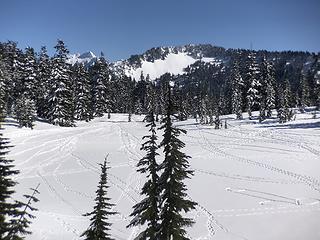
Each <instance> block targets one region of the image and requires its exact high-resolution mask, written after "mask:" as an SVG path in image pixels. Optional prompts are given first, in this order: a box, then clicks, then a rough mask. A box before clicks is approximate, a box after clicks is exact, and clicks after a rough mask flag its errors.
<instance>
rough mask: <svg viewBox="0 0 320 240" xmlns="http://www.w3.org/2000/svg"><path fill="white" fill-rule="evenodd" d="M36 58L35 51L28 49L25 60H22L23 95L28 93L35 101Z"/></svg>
mask: <svg viewBox="0 0 320 240" xmlns="http://www.w3.org/2000/svg"><path fill="white" fill-rule="evenodd" d="M36 68H37V66H36V56H35V52H34V49H33V48H31V47H27V48H26V52H25V55H24V58H23V60H22V65H21V71H22V86H21V93H22V94H23V93H26V94H27V95H28V96H29V98H30V99H32V100H35V94H36V90H37V89H36Z"/></svg>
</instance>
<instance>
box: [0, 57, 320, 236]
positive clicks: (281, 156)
mask: <svg viewBox="0 0 320 240" xmlns="http://www.w3.org/2000/svg"><path fill="white" fill-rule="evenodd" d="M190 61H191V60H190ZM225 118H227V119H228V121H227V122H228V129H221V130H215V129H213V127H211V126H203V125H199V124H197V123H196V122H195V121H194V120H188V121H185V122H177V123H176V124H177V125H179V126H180V127H181V128H183V129H186V130H187V131H188V132H187V135H184V136H181V139H182V140H183V141H184V142H185V143H186V148H185V149H184V150H185V151H186V153H187V154H188V155H190V156H191V157H192V158H191V159H190V164H191V166H192V169H194V171H195V174H194V177H193V178H192V179H190V180H188V182H187V185H188V189H189V190H188V193H189V197H190V198H191V199H193V200H194V201H196V202H198V203H199V205H198V207H197V209H196V210H195V211H193V212H191V213H190V215H189V216H190V217H192V218H193V219H194V220H195V221H196V224H195V225H194V227H192V228H190V229H188V235H189V237H190V238H191V239H194V240H195V239H197V240H205V239H217V240H240V239H241V240H245V239H248V240H271V239H272V240H301V239H306V240H318V239H320V229H319V219H320V181H319V180H320V122H319V119H312V116H311V114H300V115H298V116H297V119H296V120H295V121H293V122H290V123H288V124H282V125H280V124H278V123H276V122H274V121H269V122H267V123H263V124H259V123H258V122H257V121H249V120H242V121H236V120H233V119H232V116H225ZM141 120H142V117H141V116H134V117H133V122H131V123H128V122H127V116H126V115H120V114H119V115H112V116H111V119H110V120H108V119H107V118H106V117H102V118H96V119H95V120H94V121H92V122H89V123H85V122H81V123H78V127H75V128H62V127H56V126H52V125H49V124H46V123H42V122H37V123H36V126H35V129H34V130H30V129H19V128H17V127H16V126H15V124H14V121H13V120H11V119H9V121H8V122H7V123H6V124H5V126H4V127H5V132H4V135H5V137H9V138H10V139H11V143H12V145H14V147H13V148H12V149H11V153H10V155H9V156H8V157H10V158H11V159H14V160H15V164H16V167H17V168H19V169H20V170H21V173H20V174H19V175H18V177H17V179H16V180H17V181H19V183H20V184H19V185H18V186H17V187H16V190H17V197H19V196H21V195H22V194H24V193H26V192H27V190H28V188H29V187H34V186H36V184H37V183H40V184H41V185H40V192H41V194H40V196H39V198H40V202H39V204H38V205H37V206H36V207H38V208H39V212H38V213H37V214H36V215H37V218H36V219H35V220H34V223H33V225H32V231H33V234H32V235H31V236H28V237H27V238H26V239H27V240H57V239H59V240H76V239H77V240H78V239H80V237H79V236H80V234H81V233H82V232H83V231H84V230H85V229H86V227H87V226H88V224H89V221H88V219H87V218H86V217H83V216H82V214H83V213H86V212H88V211H90V210H91V209H92V205H93V198H94V192H95V190H96V186H97V183H98V177H99V167H98V163H101V162H102V161H103V159H104V157H105V156H106V155H107V154H109V160H110V162H111V169H110V173H109V181H110V184H111V188H110V197H111V198H112V201H113V202H114V203H115V204H116V206H115V210H116V211H118V212H119V214H118V215H116V216H114V217H112V218H111V221H112V222H113V223H114V225H113V226H112V235H113V237H114V238H115V239H119V240H120V239H128V240H129V239H134V237H135V236H136V234H137V233H138V232H139V229H137V228H131V229H127V228H126V225H127V224H128V222H129V218H128V215H129V214H130V213H131V210H132V205H133V204H135V203H136V202H137V201H138V200H139V199H140V195H139V191H140V187H141V185H142V184H143V181H144V178H143V176H142V175H141V174H139V173H137V172H136V171H135V164H136V163H137V161H138V160H139V159H140V158H141V157H142V156H143V154H144V153H143V152H141V151H140V150H139V149H140V145H141V142H142V140H141V138H142V136H143V135H145V134H146V132H147V129H146V128H145V127H144V125H145V123H143V122H141ZM160 139H161V138H160Z"/></svg>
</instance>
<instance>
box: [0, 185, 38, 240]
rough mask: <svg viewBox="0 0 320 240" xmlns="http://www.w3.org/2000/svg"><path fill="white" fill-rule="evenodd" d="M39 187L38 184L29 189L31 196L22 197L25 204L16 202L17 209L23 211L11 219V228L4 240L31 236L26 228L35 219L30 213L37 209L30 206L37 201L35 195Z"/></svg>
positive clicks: (16, 239)
mask: <svg viewBox="0 0 320 240" xmlns="http://www.w3.org/2000/svg"><path fill="white" fill-rule="evenodd" d="M39 186H40V184H38V185H37V187H36V188H31V190H32V194H31V195H29V194H26V195H24V197H25V199H26V202H20V201H17V202H16V205H17V207H19V208H20V209H23V210H22V211H20V212H19V213H18V214H16V215H15V217H14V218H13V219H11V221H10V223H11V226H12V227H11V230H10V231H9V233H8V235H7V237H6V238H5V239H6V240H18V239H24V238H23V237H22V236H25V235H29V234H31V232H30V231H29V230H28V228H29V226H30V224H31V220H32V219H34V218H35V216H34V215H33V214H32V212H34V211H38V209H37V208H35V207H33V206H32V205H33V203H37V202H38V201H39V199H38V198H37V197H36V195H37V194H39V191H38V188H39Z"/></svg>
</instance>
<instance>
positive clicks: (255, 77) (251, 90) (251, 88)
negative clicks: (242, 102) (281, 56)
mask: <svg viewBox="0 0 320 240" xmlns="http://www.w3.org/2000/svg"><path fill="white" fill-rule="evenodd" d="M259 74H260V70H259V66H258V64H257V62H256V57H255V54H254V53H253V52H251V53H250V54H249V56H248V59H247V70H246V79H245V81H246V89H247V91H246V100H247V111H248V114H249V118H251V117H252V111H255V110H258V107H259V102H260V98H261V92H260V87H261V83H260V81H259Z"/></svg>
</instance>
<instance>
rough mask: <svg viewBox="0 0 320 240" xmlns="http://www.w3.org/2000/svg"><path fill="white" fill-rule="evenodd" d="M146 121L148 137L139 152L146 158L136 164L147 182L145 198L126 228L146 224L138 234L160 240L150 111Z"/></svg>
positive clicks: (157, 179)
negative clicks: (144, 152) (143, 153)
mask: <svg viewBox="0 0 320 240" xmlns="http://www.w3.org/2000/svg"><path fill="white" fill-rule="evenodd" d="M147 119H148V120H149V123H148V124H147V125H146V127H150V130H149V132H150V135H147V136H144V137H143V139H146V141H145V142H144V143H143V144H142V147H141V150H144V151H146V156H145V157H143V158H142V159H141V160H140V161H139V163H138V164H137V167H138V170H137V171H138V172H140V173H143V174H146V176H147V181H146V183H145V184H144V186H143V187H142V191H141V195H144V196H145V198H144V199H143V200H142V201H141V202H139V203H137V204H136V205H134V207H133V209H134V210H133V212H132V213H131V215H130V216H131V217H134V218H133V219H132V220H131V222H130V224H129V225H128V227H131V226H138V225H144V224H147V228H146V229H145V230H144V231H143V232H141V233H140V235H139V236H143V239H152V240H156V239H160V238H159V236H158V231H159V210H158V208H159V194H160V192H159V187H158V181H159V177H158V173H157V171H158V164H157V162H156V156H157V155H159V154H158V153H157V152H156V150H157V148H158V146H157V136H156V124H155V119H154V114H153V111H150V112H149V114H148V117H147Z"/></svg>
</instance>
